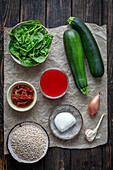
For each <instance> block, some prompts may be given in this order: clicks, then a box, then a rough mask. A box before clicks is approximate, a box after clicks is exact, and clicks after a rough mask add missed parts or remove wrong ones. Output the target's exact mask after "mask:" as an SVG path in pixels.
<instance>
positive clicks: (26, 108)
mask: <svg viewBox="0 0 113 170" xmlns="http://www.w3.org/2000/svg"><path fill="white" fill-rule="evenodd" d="M16 84H21V85H27V86H29V87H30V88H31V89H32V90H33V91H34V100H33V102H32V103H31V104H30V105H29V106H27V107H25V108H21V107H17V106H16V105H14V104H13V102H12V101H11V93H12V90H13V89H14V87H15V86H16ZM7 101H8V104H9V105H10V106H11V107H12V108H13V109H14V110H16V111H19V112H24V111H28V110H30V109H31V108H32V107H33V106H34V105H35V103H36V101H37V92H36V90H35V88H34V87H33V85H32V84H30V83H28V82H26V81H17V82H15V83H13V84H12V85H11V86H10V87H9V89H8V91H7Z"/></svg>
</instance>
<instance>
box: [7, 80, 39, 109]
mask: <svg viewBox="0 0 113 170" xmlns="http://www.w3.org/2000/svg"><path fill="white" fill-rule="evenodd" d="M7 101H8V104H9V105H10V106H11V107H12V108H13V109H14V110H16V111H20V112H24V111H28V110H30V109H31V108H32V107H33V106H34V105H35V103H36V101H37V92H36V90H35V88H34V86H33V85H32V84H30V83H28V82H26V81H18V82H15V83H13V84H12V85H11V86H10V87H9V89H8V91H7Z"/></svg>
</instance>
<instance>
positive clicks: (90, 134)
mask: <svg viewBox="0 0 113 170" xmlns="http://www.w3.org/2000/svg"><path fill="white" fill-rule="evenodd" d="M95 137H96V132H95V131H94V130H92V129H86V131H85V138H86V139H87V140H88V141H89V142H92V141H93V140H94V139H95Z"/></svg>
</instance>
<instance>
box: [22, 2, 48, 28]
mask: <svg viewBox="0 0 113 170" xmlns="http://www.w3.org/2000/svg"><path fill="white" fill-rule="evenodd" d="M30 19H34V20H39V21H40V22H41V23H42V24H44V25H45V0H42V1H41V0H32V1H31V0H21V7H20V21H27V20H30Z"/></svg>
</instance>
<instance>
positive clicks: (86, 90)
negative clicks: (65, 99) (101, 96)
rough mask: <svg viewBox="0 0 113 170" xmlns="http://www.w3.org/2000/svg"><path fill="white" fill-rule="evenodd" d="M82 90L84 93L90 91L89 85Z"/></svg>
mask: <svg viewBox="0 0 113 170" xmlns="http://www.w3.org/2000/svg"><path fill="white" fill-rule="evenodd" d="M80 91H81V92H82V93H83V94H87V93H89V88H88V86H86V87H84V88H83V89H80Z"/></svg>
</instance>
